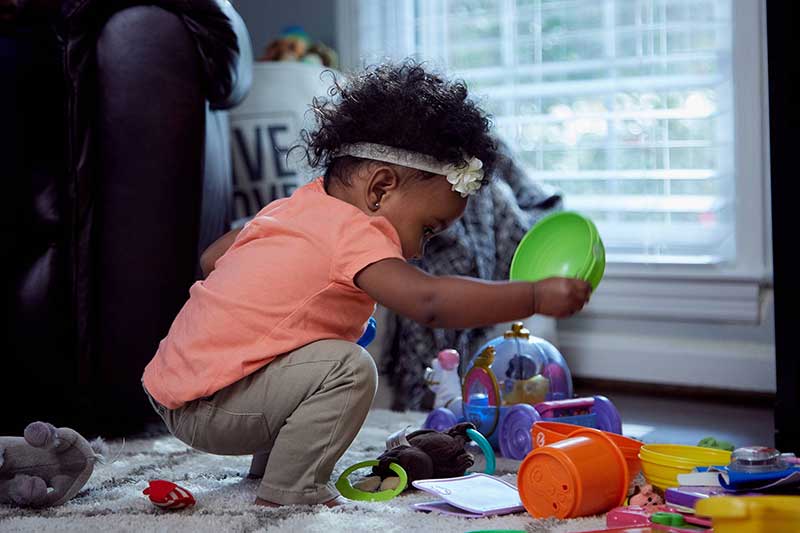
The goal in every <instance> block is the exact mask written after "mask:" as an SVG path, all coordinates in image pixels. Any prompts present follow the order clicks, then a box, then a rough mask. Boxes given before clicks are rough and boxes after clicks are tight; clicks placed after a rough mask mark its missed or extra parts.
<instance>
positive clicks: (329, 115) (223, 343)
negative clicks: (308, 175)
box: [142, 61, 590, 505]
mask: <svg viewBox="0 0 800 533" xmlns="http://www.w3.org/2000/svg"><path fill="white" fill-rule="evenodd" d="M331 94H332V97H331V99H318V100H315V101H314V103H313V106H312V107H313V110H314V112H315V115H316V120H317V127H316V129H315V130H314V131H313V132H311V133H310V134H306V135H305V141H306V143H307V145H308V148H307V150H308V156H309V160H310V163H311V164H312V165H313V166H315V167H324V168H325V174H324V176H323V177H321V178H318V179H316V180H314V181H313V182H311V183H309V184H308V185H306V186H304V187H302V188H300V189H298V190H297V191H296V192H295V193H294V194H293V195H292V196H291V197H290V198H284V199H280V200H276V201H274V202H272V203H270V204H269V205H267V206H266V207H265V208H263V209H262V210H261V212H259V213H258V215H256V216H255V217H254V218H253V220H251V221H250V222H249V223H248V224H247V225H245V226H244V228H243V229H241V231H234V232H231V233H229V234H227V235H225V236H223V237H222V238H221V239H220V240H219V241H217V242H216V243H214V244H213V245H212V246H211V247H210V248H209V249H208V250H207V251H206V252H205V253H204V254H203V257H202V261H201V264H202V267H203V269H204V271H205V272H206V274H207V277H206V279H205V280H202V281H198V282H197V283H195V284H194V285H193V286H192V288H191V290H190V296H189V300H188V301H187V302H186V305H184V307H183V309H181V311H180V312H179V313H178V316H177V317H176V318H175V321H174V323H173V324H172V327H171V328H170V330H169V333H168V334H167V336H166V338H165V339H164V340H162V341H161V343H160V345H159V348H158V351H157V352H156V354H155V356H154V357H153V359H152V361H151V362H150V363H149V364H148V365H147V368H146V369H145V371H144V375H143V379H142V380H143V384H144V387H145V391H146V392H147V394H148V396H149V398H150V400H151V403H152V404H153V407H154V408H155V409H156V411H157V412H158V413H159V415H160V416H161V418H162V419H163V420H164V422H165V424H166V425H167V428H168V429H169V430H170V432H171V433H172V434H173V435H175V437H177V438H178V439H180V440H182V441H183V442H185V443H186V444H188V445H189V446H191V447H193V448H196V449H198V450H202V451H206V452H209V453H214V454H221V455H244V454H248V455H249V454H253V460H252V463H251V467H250V476H251V477H257V478H262V480H261V482H260V485H259V488H258V490H257V495H256V496H257V497H256V503H260V504H262V505H287V504H318V503H325V504H327V505H335V504H337V503H339V502H340V496H339V495H338V494H337V492H336V491H335V489H334V488H333V487H332V486H331V484H330V475H331V472H332V470H333V467H334V465H335V463H336V461H337V460H338V459H339V457H341V455H342V454H343V453H344V452H345V450H346V449H347V448H348V446H349V445H350V443H351V442H352V441H353V439H354V438H355V436H356V434H357V433H358V431H359V429H360V428H361V425H362V424H363V422H364V419H365V418H366V416H367V412H368V411H369V408H370V405H371V403H372V400H373V397H374V395H375V390H376V386H377V372H376V369H375V364H374V362H373V360H372V358H371V357H370V355H369V353H367V352H366V351H365V350H364V349H363V348H361V347H360V346H358V345H357V344H356V343H355V341H356V340H357V339H358V338H359V337H360V336H361V334H362V332H363V329H364V325H365V323H366V322H367V320H368V319H369V317H370V316H371V315H372V313H373V311H374V309H375V303H376V302H378V303H380V304H382V305H384V306H386V307H387V308H389V309H391V310H393V311H395V312H396V313H399V314H402V315H405V316H407V317H410V318H412V319H413V320H416V321H419V322H421V323H423V324H425V325H426V326H429V327H433V328H472V327H481V326H487V325H490V324H494V323H498V322H509V321H512V320H518V319H521V318H525V317H528V316H531V315H533V314H535V313H541V314H544V315H550V316H554V317H567V316H570V315H572V314H574V313H576V312H577V311H579V310H580V309H581V308H583V306H584V305H585V304H586V302H587V301H588V299H589V295H590V286H589V284H587V283H586V282H584V281H580V280H576V279H566V278H551V279H546V280H542V281H538V282H535V283H528V282H490V281H482V280H479V279H472V278H465V277H455V276H443V277H436V276H430V275H428V274H426V273H425V272H423V271H421V270H419V269H418V268H416V267H414V266H412V265H410V264H409V263H407V260H409V259H414V258H418V257H420V256H421V255H422V254H423V253H424V248H425V243H426V242H427V241H428V240H429V239H431V238H432V237H434V236H435V235H437V234H439V233H441V232H443V231H445V230H447V228H448V227H450V225H451V224H453V222H454V221H455V220H457V219H458V218H459V217H460V216H461V215H462V214H463V212H464V208H465V207H466V205H467V201H468V200H469V197H470V195H472V194H476V193H478V192H479V189H480V187H481V186H482V185H483V184H484V183H486V181H487V180H488V179H489V177H490V176H491V171H492V166H493V163H494V161H495V146H494V143H493V142H492V139H491V137H490V136H489V134H488V129H489V121H488V120H487V118H486V116H485V114H484V112H483V111H482V110H481V109H480V108H479V107H477V106H476V105H475V104H474V103H473V102H472V101H471V100H470V99H469V98H468V97H467V88H466V86H465V85H464V83H462V82H450V81H447V80H445V79H443V78H442V77H440V76H438V75H435V74H432V73H430V72H426V70H425V69H424V68H423V67H422V66H420V65H419V64H417V63H415V62H413V61H406V62H403V63H401V64H385V65H381V66H378V67H376V68H373V69H370V70H367V71H366V72H364V73H363V74H361V75H360V76H357V77H354V78H352V79H351V80H350V81H349V82H348V83H347V84H346V85H344V86H342V85H340V84H339V83H338V82H336V83H335V84H334V88H333V90H332V93H331Z"/></svg>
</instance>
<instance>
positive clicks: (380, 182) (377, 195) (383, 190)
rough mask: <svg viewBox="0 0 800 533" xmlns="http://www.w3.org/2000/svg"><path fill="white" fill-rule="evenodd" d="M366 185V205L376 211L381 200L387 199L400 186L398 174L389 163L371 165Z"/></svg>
mask: <svg viewBox="0 0 800 533" xmlns="http://www.w3.org/2000/svg"><path fill="white" fill-rule="evenodd" d="M366 185H367V187H366V190H365V194H366V202H367V207H369V208H370V209H371V210H373V211H377V210H378V209H379V207H380V204H381V202H384V201H386V200H388V199H389V198H390V197H391V196H392V194H393V193H394V192H396V191H397V189H398V188H399V187H400V175H399V174H398V173H397V171H396V170H395V169H394V167H392V166H390V165H372V166H370V170H369V176H368V177H367V180H366Z"/></svg>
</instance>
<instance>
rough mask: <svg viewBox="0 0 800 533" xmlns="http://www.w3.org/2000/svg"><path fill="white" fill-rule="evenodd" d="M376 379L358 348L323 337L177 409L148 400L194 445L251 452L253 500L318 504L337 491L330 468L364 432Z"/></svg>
mask: <svg viewBox="0 0 800 533" xmlns="http://www.w3.org/2000/svg"><path fill="white" fill-rule="evenodd" d="M377 380H378V375H377V371H376V369H375V363H374V361H373V360H372V357H371V356H370V355H369V353H367V352H366V351H365V350H364V349H363V348H361V347H360V346H358V345H356V344H353V343H351V342H346V341H341V340H324V341H318V342H314V343H311V344H309V345H307V346H304V347H302V348H299V349H297V350H295V351H293V352H291V353H289V354H286V355H283V356H281V357H278V358H277V359H275V360H274V361H272V362H271V363H270V364H268V365H267V366H265V367H264V368H262V369H259V370H258V371H256V372H254V373H253V374H251V375H249V376H246V377H244V378H243V379H241V380H239V381H237V382H236V383H233V384H232V385H230V386H228V387H225V388H224V389H222V390H220V391H218V392H217V393H216V394H214V395H213V396H210V397H208V398H201V399H198V400H194V401H191V402H189V403H187V404H185V405H183V406H181V407H179V408H177V409H167V408H166V407H164V406H163V405H161V404H159V403H158V402H156V401H155V400H153V398H152V397H151V398H150V402H151V403H152V404H153V408H154V409H155V410H156V412H157V413H158V414H159V415H160V416H161V418H162V419H163V420H164V423H165V424H166V425H167V428H168V429H169V431H170V432H171V433H172V434H173V435H174V436H175V437H177V438H178V439H180V440H181V441H183V442H184V443H186V444H188V445H189V446H191V447H192V448H196V449H198V450H202V451H204V452H208V453H214V454H219V455H249V454H254V456H253V461H252V464H251V466H250V475H251V476H252V477H262V476H263V479H262V481H261V485H260V486H259V488H258V492H257V494H258V497H260V498H262V499H264V500H268V501H270V502H274V503H278V504H287V505H288V504H315V503H323V502H326V501H328V500H331V499H333V498H335V497H336V496H337V492H336V490H335V489H334V488H333V487H332V485H331V484H330V475H331V472H332V471H333V467H334V465H335V464H336V461H337V460H338V459H339V457H341V456H342V454H343V453H344V452H345V450H347V448H348V447H349V446H350V443H351V442H352V441H353V439H354V438H355V436H356V434H357V433H358V431H359V429H361V425H362V424H363V423H364V419H365V418H366V416H367V412H368V411H369V408H370V405H371V404H372V400H373V398H374V397H375V390H376V388H377ZM145 392H147V391H146V390H145ZM148 397H150V395H149V394H148Z"/></svg>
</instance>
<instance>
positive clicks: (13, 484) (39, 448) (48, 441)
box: [0, 422, 106, 507]
mask: <svg viewBox="0 0 800 533" xmlns="http://www.w3.org/2000/svg"><path fill="white" fill-rule="evenodd" d="M105 453H106V447H105V444H104V443H103V441H102V440H101V439H96V440H95V441H93V442H92V443H91V444H90V443H89V442H88V441H87V440H86V439H85V438H83V437H82V436H81V435H80V433H78V432H77V431H75V430H73V429H70V428H56V427H54V426H53V425H52V424H48V423H46V422H32V423H31V424H28V426H27V427H26V428H25V431H24V434H23V436H22V437H0V504H10V505H16V506H19V507H50V506H55V505H61V504H63V503H64V502H66V501H67V500H69V499H71V498H72V497H74V496H75V495H76V494H77V493H78V491H79V490H81V488H82V487H83V486H84V485H85V484H86V482H87V481H88V480H89V477H90V476H91V475H92V471H93V470H94V465H95V463H96V462H97V461H98V460H101V459H102V457H103V455H104V454H105Z"/></svg>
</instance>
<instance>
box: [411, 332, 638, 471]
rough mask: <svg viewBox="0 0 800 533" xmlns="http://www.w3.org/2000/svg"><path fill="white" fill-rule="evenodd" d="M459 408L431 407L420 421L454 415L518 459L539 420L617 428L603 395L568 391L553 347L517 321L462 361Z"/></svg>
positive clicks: (431, 422)
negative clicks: (460, 413) (577, 395)
mask: <svg viewBox="0 0 800 533" xmlns="http://www.w3.org/2000/svg"><path fill="white" fill-rule="evenodd" d="M462 400H463V410H464V414H463V417H462V416H457V414H456V413H453V412H452V411H451V410H450V409H447V408H444V407H440V408H437V409H434V410H433V411H432V412H431V413H430V414H429V415H428V417H427V419H426V420H425V424H424V427H426V428H429V429H436V430H438V431H441V430H442V429H444V428H448V427H451V426H453V425H455V424H457V423H458V422H460V421H464V420H466V421H468V422H472V423H473V424H475V427H477V428H478V431H480V432H481V433H482V434H483V435H484V436H486V438H487V439H488V440H489V442H490V443H492V446H494V447H495V448H496V449H499V450H500V453H501V454H502V455H503V456H505V457H510V458H513V459H523V458H524V457H525V456H526V455H527V454H528V453H529V452H530V451H531V450H532V449H533V442H532V440H531V427H532V426H533V423H534V422H537V421H540V420H553V421H558V422H564V423H567V424H576V425H580V426H586V427H592V428H597V429H602V430H604V431H610V432H612V433H618V434H621V433H622V421H621V419H620V416H619V412H618V411H617V409H616V408H615V407H614V404H612V403H611V401H610V400H608V398H605V397H604V396H594V397H589V398H573V397H572V377H571V375H570V372H569V368H568V367H567V364H566V362H565V361H564V358H563V357H562V356H561V354H560V353H559V351H558V350H557V349H556V348H555V346H553V345H552V344H550V343H549V342H547V341H546V340H544V339H541V338H538V337H534V336H532V335H531V334H530V332H529V331H528V330H527V329H525V328H524V327H523V325H522V323H520V322H517V323H515V324H513V325H512V327H511V329H510V330H509V331H506V332H505V334H504V335H503V336H502V337H497V338H495V339H492V340H491V341H489V342H488V343H486V344H485V345H483V346H482V347H481V348H480V350H478V352H477V353H476V355H475V357H473V359H472V361H470V363H469V364H468V365H467V367H466V371H465V372H464V377H463V379H462Z"/></svg>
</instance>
